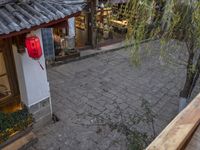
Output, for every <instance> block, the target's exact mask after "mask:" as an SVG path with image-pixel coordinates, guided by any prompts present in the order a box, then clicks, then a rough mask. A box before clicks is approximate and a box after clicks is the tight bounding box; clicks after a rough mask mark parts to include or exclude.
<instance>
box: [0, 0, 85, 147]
mask: <svg viewBox="0 0 200 150" xmlns="http://www.w3.org/2000/svg"><path fill="white" fill-rule="evenodd" d="M83 7H84V5H83V4H82V3H79V2H78V1H77V3H73V4H71V1H67V0H59V1H57V2H54V1H53V0H47V1H40V0H34V1H31V0H30V1H16V0H13V1H0V113H1V114H0V116H3V114H5V115H7V114H12V113H14V112H18V111H20V110H22V109H23V107H26V108H28V111H29V113H31V114H32V115H33V118H34V120H35V122H34V128H35V129H37V128H39V127H41V126H42V125H44V124H46V123H47V122H49V121H50V120H51V117H52V113H53V110H52V105H51V94H50V88H49V82H48V78H47V71H46V65H45V57H44V54H45V51H44V49H47V48H46V47H45V46H47V44H45V42H48V41H45V38H44V37H43V34H44V30H43V29H48V28H50V29H51V28H52V27H55V26H62V25H63V24H65V23H66V22H67V20H68V19H69V18H72V17H74V16H76V15H77V14H80V12H81V11H82V9H83ZM28 40H30V41H29V45H28V44H27V43H28V42H27V41H28ZM46 40H47V39H46ZM36 45H37V46H36ZM38 45H39V46H38ZM50 46H51V45H49V47H50ZM27 47H29V48H27ZM31 50H32V54H33V55H35V56H37V53H35V52H36V51H39V50H40V51H41V55H39V56H37V57H33V56H31V54H30V53H31ZM0 119H1V118H0ZM6 131H7V130H6ZM0 136H2V135H1V133H0ZM0 146H1V140H0Z"/></svg>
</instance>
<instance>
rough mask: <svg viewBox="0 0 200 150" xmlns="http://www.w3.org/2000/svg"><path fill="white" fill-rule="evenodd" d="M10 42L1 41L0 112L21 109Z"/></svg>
mask: <svg viewBox="0 0 200 150" xmlns="http://www.w3.org/2000/svg"><path fill="white" fill-rule="evenodd" d="M9 41H10V40H0V112H13V111H15V110H16V109H18V108H19V107H20V93H19V87H18V81H17V75H16V68H15V63H14V57H13V53H12V47H11V44H10V43H11V42H9Z"/></svg>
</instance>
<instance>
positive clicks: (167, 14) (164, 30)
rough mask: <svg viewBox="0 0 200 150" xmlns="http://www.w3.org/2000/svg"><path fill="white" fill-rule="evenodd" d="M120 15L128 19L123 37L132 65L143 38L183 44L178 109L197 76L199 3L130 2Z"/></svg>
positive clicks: (199, 67)
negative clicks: (184, 62) (183, 77)
mask: <svg viewBox="0 0 200 150" xmlns="http://www.w3.org/2000/svg"><path fill="white" fill-rule="evenodd" d="M123 15H124V16H126V18H128V34H127V38H128V39H129V41H131V42H134V44H133V45H134V46H133V48H132V50H131V52H132V56H133V60H134V62H135V63H138V62H139V61H140V50H141V49H140V45H141V44H140V43H141V41H143V40H144V39H146V38H158V39H159V40H160V41H161V42H160V43H161V44H162V45H164V44H166V43H167V42H168V41H169V40H178V41H181V42H183V43H185V45H186V48H187V53H188V55H187V57H188V58H187V65H186V69H187V74H186V80H185V84H184V87H183V88H182V90H181V92H180V102H179V110H182V109H183V108H184V107H185V106H186V104H187V101H188V100H189V99H190V97H191V93H192V91H193V89H194V87H195V85H196V83H197V80H198V78H199V75H200V54H199V51H198V50H199V48H200V1H199V0H140V1H138V0H130V1H129V3H128V4H127V6H126V10H125V12H124V14H123ZM162 51H163V50H162ZM180 53H182V51H180Z"/></svg>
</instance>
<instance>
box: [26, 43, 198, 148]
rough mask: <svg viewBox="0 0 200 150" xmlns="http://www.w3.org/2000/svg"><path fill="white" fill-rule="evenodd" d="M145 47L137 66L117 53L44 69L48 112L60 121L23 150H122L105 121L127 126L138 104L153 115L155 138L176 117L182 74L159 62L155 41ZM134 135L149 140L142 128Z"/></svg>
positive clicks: (127, 56) (125, 53) (119, 135)
mask: <svg viewBox="0 0 200 150" xmlns="http://www.w3.org/2000/svg"><path fill="white" fill-rule="evenodd" d="M146 45H148V48H149V49H153V52H152V53H151V54H149V55H148V56H146V55H144V56H143V57H142V58H141V65H140V66H137V67H136V66H134V65H133V64H132V63H131V58H130V51H128V50H125V49H123V50H119V51H114V52H109V53H105V54H101V55H97V56H94V57H90V58H87V59H83V60H79V61H74V62H71V63H67V64H64V65H61V66H57V67H53V68H50V69H49V70H48V79H49V82H50V88H51V94H52V95H51V96H52V105H53V112H54V114H55V115H56V116H57V117H58V118H59V119H60V121H58V122H56V123H52V124H49V125H48V126H46V127H44V128H43V129H41V130H40V131H39V132H37V133H36V134H37V136H38V138H39V141H38V142H37V143H36V144H34V145H33V146H32V147H30V148H29V149H30V150H126V149H127V143H126V138H125V135H124V134H122V133H120V132H117V131H116V130H112V129H111V128H110V127H109V125H108V124H109V121H111V122H116V123H117V122H123V123H125V124H130V126H131V121H130V116H134V114H135V113H137V114H143V113H144V111H145V110H143V108H141V104H142V101H143V100H144V101H147V102H148V103H150V106H151V110H152V111H153V112H154V113H155V114H156V118H155V120H154V124H155V131H156V134H159V133H160V131H162V129H163V128H164V127H165V126H166V125H167V124H168V123H169V122H170V121H171V120H172V119H173V118H174V117H175V115H176V114H177V111H178V95H179V91H180V89H181V88H182V86H183V84H184V81H185V71H184V69H181V67H178V66H177V67H175V66H170V65H162V63H160V60H159V54H157V52H158V50H159V49H160V47H159V46H158V44H157V42H150V43H148V44H143V47H145V46H146ZM144 51H145V50H144ZM195 90H196V89H195ZM99 120H100V121H99ZM139 130H141V131H144V132H147V133H148V134H149V135H152V131H151V130H150V129H149V127H148V126H147V125H143V124H140V125H139Z"/></svg>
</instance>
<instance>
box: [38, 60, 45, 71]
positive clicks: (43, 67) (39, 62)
mask: <svg viewBox="0 0 200 150" xmlns="http://www.w3.org/2000/svg"><path fill="white" fill-rule="evenodd" d="M38 63H39V65H40V67H41V68H42V70H44V67H43V66H42V64H41V63H40V61H39V60H38Z"/></svg>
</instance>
